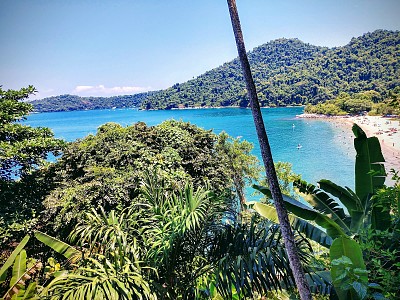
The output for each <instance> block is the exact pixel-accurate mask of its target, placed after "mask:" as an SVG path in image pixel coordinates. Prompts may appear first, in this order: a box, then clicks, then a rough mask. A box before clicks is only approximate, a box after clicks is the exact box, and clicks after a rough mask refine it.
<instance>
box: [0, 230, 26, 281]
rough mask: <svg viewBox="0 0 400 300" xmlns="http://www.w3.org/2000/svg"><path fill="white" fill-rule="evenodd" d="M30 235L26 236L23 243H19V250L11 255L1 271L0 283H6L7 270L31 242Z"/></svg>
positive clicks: (16, 249)
mask: <svg viewBox="0 0 400 300" xmlns="http://www.w3.org/2000/svg"><path fill="white" fill-rule="evenodd" d="M29 238H30V237H29V235H26V236H25V237H24V238H23V239H22V241H21V242H20V243H19V245H18V246H17V248H15V250H14V251H13V252H12V253H11V255H10V256H9V257H8V259H7V260H6V262H5V263H4V265H3V266H2V267H1V269H0V283H2V282H4V281H5V279H6V277H7V269H8V268H9V267H11V266H12V264H13V263H14V260H15V258H16V257H17V256H18V254H19V253H20V252H21V251H22V250H23V249H24V247H25V245H26V244H27V243H28V241H29Z"/></svg>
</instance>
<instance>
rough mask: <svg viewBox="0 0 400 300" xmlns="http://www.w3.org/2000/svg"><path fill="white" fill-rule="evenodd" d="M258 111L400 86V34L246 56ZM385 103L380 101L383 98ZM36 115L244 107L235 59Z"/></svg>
mask: <svg viewBox="0 0 400 300" xmlns="http://www.w3.org/2000/svg"><path fill="white" fill-rule="evenodd" d="M248 56H249V61H250V64H251V67H252V71H253V76H254V79H255V82H256V85H257V91H258V95H259V100H260V102H261V105H262V106H284V105H301V104H308V103H312V104H315V103H318V102H324V101H326V100H329V99H333V98H335V97H336V96H337V95H338V94H339V92H347V93H349V94H354V93H358V92H362V91H368V90H375V91H377V92H379V93H380V94H381V95H382V96H385V95H386V93H387V91H388V90H391V89H393V88H394V87H396V86H400V32H399V31H387V30H377V31H374V32H372V33H367V34H365V35H363V36H361V37H358V38H353V39H352V40H351V41H350V42H349V44H347V45H346V46H343V47H335V48H326V47H318V46H313V45H310V44H306V43H303V42H302V41H300V40H298V39H278V40H274V41H271V42H269V43H267V44H264V45H262V46H259V47H257V48H255V49H253V50H252V51H250V52H249V53H248ZM383 98H384V97H383ZM32 104H33V105H34V107H35V109H36V110H37V111H61V110H82V109H101V108H112V107H117V108H119V107H138V106H141V107H142V108H145V109H171V108H178V107H195V106H196V107H204V106H241V107H246V106H248V101H247V99H246V88H245V84H244V81H243V77H242V70H241V66H240V62H239V60H238V59H234V60H233V61H231V62H228V63H225V64H223V65H222V66H220V67H218V68H215V69H213V70H211V71H208V72H206V73H204V74H203V75H200V76H198V77H197V78H195V79H193V80H189V81H187V82H185V83H181V84H178V83H177V84H175V85H173V86H172V87H170V88H168V89H165V90H161V91H155V92H148V93H142V94H136V95H130V96H118V97H110V98H100V97H78V96H71V95H63V96H58V97H51V98H46V99H42V100H36V101H33V102H32Z"/></svg>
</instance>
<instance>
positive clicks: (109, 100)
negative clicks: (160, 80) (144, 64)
mask: <svg viewBox="0 0 400 300" xmlns="http://www.w3.org/2000/svg"><path fill="white" fill-rule="evenodd" d="M152 93H155V92H147V93H140V94H135V95H124V96H114V97H79V96H76V95H61V96H55V97H48V98H44V99H41V100H34V101H31V102H30V103H31V104H32V105H33V106H34V108H35V111H38V112H51V111H72V110H85V109H107V108H114V107H115V108H123V107H139V106H140V105H141V103H142V102H143V100H144V99H146V98H147V97H149V96H150V95H151V94H152Z"/></svg>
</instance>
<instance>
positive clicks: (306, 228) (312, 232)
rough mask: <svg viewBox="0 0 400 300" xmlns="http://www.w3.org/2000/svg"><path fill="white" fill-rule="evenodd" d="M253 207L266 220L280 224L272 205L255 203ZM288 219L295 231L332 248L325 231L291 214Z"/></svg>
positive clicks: (330, 240) (330, 239)
mask: <svg viewBox="0 0 400 300" xmlns="http://www.w3.org/2000/svg"><path fill="white" fill-rule="evenodd" d="M252 207H253V209H254V210H255V211H257V212H258V213H259V214H260V215H261V216H263V217H264V218H266V219H268V220H270V221H271V222H274V223H277V224H279V220H278V215H277V212H276V209H275V207H273V206H272V205H267V204H263V203H259V202H255V203H254V204H253V205H252ZM288 217H289V222H290V224H291V226H292V228H293V229H295V230H297V231H299V232H301V233H303V234H304V235H305V236H306V237H307V238H309V239H311V240H313V241H314V242H317V243H318V244H320V245H321V246H324V247H326V248H329V247H330V246H331V244H332V238H331V237H330V236H328V235H327V234H326V233H325V232H324V231H323V230H321V229H320V228H318V227H316V226H314V225H312V224H311V223H309V222H307V221H305V220H303V219H300V218H297V217H296V216H294V215H292V214H289V216H288Z"/></svg>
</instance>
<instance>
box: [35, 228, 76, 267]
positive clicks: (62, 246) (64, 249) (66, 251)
mask: <svg viewBox="0 0 400 300" xmlns="http://www.w3.org/2000/svg"><path fill="white" fill-rule="evenodd" d="M35 237H36V238H37V239H38V240H39V241H41V242H42V243H43V244H45V245H47V246H49V247H50V248H52V249H53V250H54V251H56V252H58V253H60V254H62V255H64V256H65V257H66V258H67V259H69V260H74V261H75V260H78V259H79V258H80V257H81V256H82V253H81V252H80V251H79V250H77V249H75V248H74V247H72V246H70V245H68V244H67V243H64V242H63V241H60V240H59V239H56V238H54V237H52V236H50V235H48V234H45V233H43V232H40V231H35Z"/></svg>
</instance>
